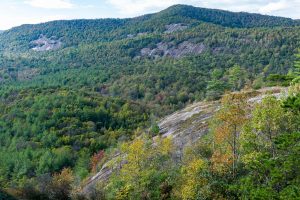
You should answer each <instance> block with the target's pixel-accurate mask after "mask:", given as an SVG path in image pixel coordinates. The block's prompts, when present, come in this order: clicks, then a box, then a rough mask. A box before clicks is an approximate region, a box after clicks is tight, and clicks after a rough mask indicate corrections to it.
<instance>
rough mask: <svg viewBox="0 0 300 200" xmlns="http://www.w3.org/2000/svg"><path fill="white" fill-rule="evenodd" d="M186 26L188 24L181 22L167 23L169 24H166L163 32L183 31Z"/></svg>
mask: <svg viewBox="0 0 300 200" xmlns="http://www.w3.org/2000/svg"><path fill="white" fill-rule="evenodd" d="M187 28H188V26H186V25H184V24H181V23H180V24H169V25H166V31H165V33H174V32H177V31H183V30H185V29H187Z"/></svg>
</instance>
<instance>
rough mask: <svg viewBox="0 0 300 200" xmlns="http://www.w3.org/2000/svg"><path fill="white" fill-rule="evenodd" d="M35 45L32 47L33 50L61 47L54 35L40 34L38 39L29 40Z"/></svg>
mask: <svg viewBox="0 0 300 200" xmlns="http://www.w3.org/2000/svg"><path fill="white" fill-rule="evenodd" d="M31 43H32V44H33V45H35V47H33V48H32V50H34V51H51V50H57V49H59V48H61V46H62V42H61V41H60V40H57V39H55V38H54V37H51V38H47V37H46V36H44V35H41V36H40V38H39V39H37V40H34V41H32V42H31Z"/></svg>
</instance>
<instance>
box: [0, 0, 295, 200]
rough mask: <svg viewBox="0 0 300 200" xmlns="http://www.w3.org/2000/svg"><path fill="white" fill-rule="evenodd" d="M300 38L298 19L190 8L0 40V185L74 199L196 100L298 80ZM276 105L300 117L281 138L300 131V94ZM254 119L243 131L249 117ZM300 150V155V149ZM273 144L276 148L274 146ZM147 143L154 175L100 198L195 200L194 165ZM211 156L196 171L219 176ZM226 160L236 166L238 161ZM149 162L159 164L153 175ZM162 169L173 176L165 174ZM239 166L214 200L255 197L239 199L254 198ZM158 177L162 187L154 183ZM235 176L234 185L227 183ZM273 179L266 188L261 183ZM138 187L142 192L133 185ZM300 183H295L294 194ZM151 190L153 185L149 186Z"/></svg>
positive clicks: (35, 29)
mask: <svg viewBox="0 0 300 200" xmlns="http://www.w3.org/2000/svg"><path fill="white" fill-rule="evenodd" d="M299 32H300V23H299V20H292V19H288V18H281V17H272V16H265V15H259V14H249V13H233V12H228V11H223V10H213V9H204V8H196V7H192V6H185V5H176V6H172V7H170V8H168V9H166V10H163V11H161V12H159V13H154V14H150V15H144V16H140V17H136V18H131V19H97V20H69V21H53V22H48V23H43V24H37V25H22V26H19V27H16V28H13V29H10V30H7V31H4V32H2V33H1V34H0V187H1V188H5V190H3V195H5V196H7V195H8V194H6V193H9V194H13V195H14V196H17V197H18V198H23V199H68V198H71V196H72V195H71V194H70V191H73V192H74V191H75V189H74V188H76V187H75V186H79V185H80V183H81V182H84V180H85V179H86V178H87V177H88V176H89V175H90V174H91V173H95V171H97V170H98V169H99V167H100V166H101V164H103V163H104V160H105V159H107V157H106V155H111V154H113V153H112V152H113V151H114V150H113V149H114V147H117V146H119V145H120V143H123V142H127V143H125V144H127V148H128V147H129V149H127V148H125V149H122V151H124V152H126V153H128V154H129V155H130V153H133V154H134V153H136V152H135V151H136V150H134V148H136V147H135V146H132V148H131V147H130V146H131V143H130V141H132V139H134V138H136V136H139V135H141V133H142V132H147V135H148V136H147V137H148V138H152V136H156V135H159V128H158V123H157V122H158V120H159V119H160V118H161V117H163V116H166V115H168V114H170V113H172V112H174V111H176V110H178V109H181V108H183V107H184V106H186V105H188V104H190V103H192V102H197V101H201V100H217V99H220V98H221V97H222V95H223V94H224V93H225V92H226V91H227V92H234V91H239V90H241V89H243V88H255V89H258V88H262V87H264V86H270V85H282V86H289V85H290V84H291V82H292V81H293V82H294V83H296V82H297V81H298V79H297V77H298V76H299V73H298V71H297V69H295V68H294V64H295V63H296V66H297V65H299V61H297V60H298V58H297V56H295V54H297V52H298V48H299V47H300V43H299V41H300V40H299V39H300V38H299V37H300V34H299ZM274 103H278V102H277V101H276V102H274ZM279 104H280V106H279V107H280V111H282V113H281V114H283V113H288V114H290V113H293V115H291V118H289V119H291V120H292V121H289V122H290V124H289V125H288V126H289V127H290V129H287V128H286V129H280V130H279V129H278V130H276V134H277V133H278V138H279V132H280V133H285V132H288V133H292V132H293V133H294V132H295V133H297V131H298V129H297V128H296V126H297V123H296V122H294V121H293V120H295V119H298V118H297V117H298V110H297V109H298V107H297V106H298V96H297V95H294V96H293V95H292V96H291V97H290V99H289V100H287V101H285V102H284V103H282V104H283V105H285V106H284V107H281V106H282V105H281V103H278V105H279ZM279 107H278V109H279ZM243 112H244V111H243ZM249 112H250V111H249ZM251 112H252V111H251ZM253 112H254V111H253ZM289 116H290V115H289ZM247 120H248V121H247V123H246V120H245V122H243V124H242V125H243V127H244V125H245V124H248V123H250V122H251V120H252V119H247ZM276 120H277V119H276ZM278 120H279V119H278ZM280 120H282V121H284V120H286V119H281V118H280ZM276 122H277V121H276ZM220 124H222V123H220ZM242 125H241V126H242ZM249 126H250V125H249ZM245 127H246V126H245ZM292 127H293V128H292ZM252 128H253V127H252ZM254 129H255V127H254V128H253V130H254ZM145 130H149V131H145ZM249 131H250V129H249ZM250 132H251V131H250ZM254 132H255V131H254ZM224 134H225V133H224ZM224 137H225V136H224ZM226 137H227V136H226ZM284 137H289V136H284ZM293 137H294V136H293ZM295 137H296V136H295ZM212 138H213V137H212ZM276 138H277V135H276ZM279 139H280V138H279ZM272 140H273V138H272ZM280 140H281V139H280ZM276 141H277V139H276ZM294 141H295V144H294V143H293V145H295V146H297V145H298V143H297V141H298V140H294ZM272 142H273V143H274V144H273V143H270V144H272V145H273V147H272V148H275V147H274V145H275V138H274V141H272ZM148 143H149V142H148V139H147V140H145V141H144V140H140V141H138V143H137V144H136V145H137V147H138V148H140V150H141V153H143V152H145V153H146V152H148V150H149V153H150V152H152V153H153V155H148V154H147V155H146V154H145V155H146V157H145V158H144V157H142V158H141V159H146V158H147V159H146V160H142V161H141V162H143V165H145V166H147V167H150V168H145V174H142V175H145V176H146V177H144V176H142V177H138V178H137V179H135V180H131V179H130V180H127V179H126V177H122V178H121V179H120V181H121V182H118V181H117V179H118V178H116V179H113V180H112V182H111V184H110V187H112V189H109V191H110V192H109V193H107V191H100V193H101V194H103V195H105V196H106V197H107V198H112V197H113V196H116V195H117V194H118V195H120V198H121V197H122V198H124V199H128V198H129V199H139V198H140V199H147V198H148V199H149V198H150V199H157V198H162V199H168V198H169V197H171V196H172V195H173V196H174V198H175V199H176V198H179V199H182V198H183V199H184V197H183V196H181V195H183V194H179V193H178V192H179V191H181V190H186V191H185V192H187V193H186V195H188V194H190V193H192V192H195V191H196V189H193V188H192V189H191V188H185V189H184V188H183V185H181V186H180V185H176V184H175V182H177V181H178V183H181V182H187V180H184V178H183V177H178V176H179V174H180V173H183V171H184V170H188V171H189V167H191V168H193V167H194V166H190V165H189V164H190V163H188V162H187V163H186V162H185V161H183V163H186V164H187V165H186V166H185V165H182V166H181V165H177V164H174V163H172V162H173V161H172V160H171V159H169V157H170V154H169V150H168V148H169V147H168V145H171V143H172V142H171V141H167V144H164V141H162V143H163V144H162V147H163V146H164V145H167V147H166V148H167V149H165V150H161V151H160V150H159V151H158V150H157V151H156V149H151V148H150V147H149V146H147V145H146V144H148ZM133 144H134V143H133ZM145 145H146V146H145ZM220 145H221V144H220ZM259 145H261V144H259ZM276 145H277V143H276ZM284 145H285V144H284ZM149 148H150V149H149ZM228 148H229V147H228ZM251 148H252V147H251ZM268 148H269V147H262V150H261V152H262V154H263V155H265V156H266V157H265V158H266V159H273V158H274V155H273V154H272V155H271V154H267V153H268V152H269V151H268ZM276 148H277V146H276ZM278 148H281V146H279V147H278ZM283 148H286V146H285V147H283ZM213 150H214V152H215V153H217V152H216V151H215V149H211V147H207V149H206V150H205V151H206V152H208V153H209V152H210V151H213ZM226 150H228V149H226ZM285 150H286V149H284V150H283V151H282V152H281V151H278V155H279V156H284V151H285ZM220 151H221V150H220ZM222 151H223V150H222ZM247 151H248V150H247ZM249 151H251V152H252V150H251V149H250V150H249ZM291 151H294V150H292V149H291ZM295 151H296V150H295ZM259 152H260V151H259ZM137 153H139V152H137ZM276 153H277V152H276ZM209 155H210V154H209ZM209 155H206V157H201V158H200V157H197V159H202V160H201V161H199V160H196V161H195V162H196V163H194V164H195V165H197V166H198V164H199V165H200V164H201V166H205V167H204V168H203V169H205V170H208V171H206V172H207V175H208V176H210V177H211V176H214V175H215V174H214V173H215V172H214V171H213V172H212V171H209V170H210V169H211V167H212V165H211V164H212V163H211V162H212V160H210V159H211V157H209ZM220 155H221V154H220ZM245 155H246V153H245ZM141 156H144V154H141ZM189 156H190V155H189ZM226 156H227V157H228V159H229V160H230V164H231V162H233V160H234V159H235V156H236V155H234V156H232V155H231V154H228V155H227V154H226ZM230 156H231V157H230ZM241 156H242V154H241ZM292 156H294V154H293V153H292ZM239 158H240V157H239ZM280 158H281V157H280ZM293 158H294V157H291V159H293ZM228 159H227V160H228ZM259 159H263V158H262V157H259ZM148 160H155V163H154V164H153V163H150V165H149V166H148V164H149V163H148ZM225 160H226V159H225ZM146 161H147V162H146ZM156 161H157V162H156ZM133 162H136V161H135V160H133ZM228 162H229V161H228ZM276 162H277V161H276ZM165 163H168V165H167V166H168V167H170V168H167V167H166V168H164V167H163V165H164V164H165ZM152 164H153V165H152ZM202 164H203V165H202ZM227 164H228V163H227ZM240 164H241V163H238V162H237V161H234V165H235V167H234V168H226V169H224V173H225V175H224V177H220V174H218V180H219V181H218V180H217V182H218V184H219V183H220V184H223V183H224V184H225V182H226V181H227V182H226V184H225V185H221V186H220V185H218V186H216V187H215V186H214V185H212V186H209V188H207V189H208V190H207V193H206V194H207V195H208V196H207V198H208V199H209V198H215V197H213V196H209V195H210V194H212V193H215V191H218V192H219V193H217V194H216V195H218V198H219V197H220V198H221V196H222V197H224V198H229V199H230V198H231V197H234V198H241V197H243V195H249V194H245V193H243V194H242V193H241V194H239V193H238V192H237V191H242V190H245V191H248V189H247V188H242V189H238V188H237V187H238V184H240V182H238V181H241V179H240V178H242V177H247V176H248V175H249V173H250V171H251V170H250V169H249V171H247V170H248V168H244V167H242V168H238V167H237V165H240ZM222 165H223V164H222ZM275 165H276V167H278V166H279V165H277V164H276V163H275ZM129 166H130V165H129ZM184 166H185V167H187V168H184ZM249 166H250V165H249ZM272 166H273V164H272ZM132 167H133V168H128V169H127V170H129V171H130V173H131V169H134V170H139V169H136V166H132ZM181 167H183V168H182V169H181V170H180V168H181ZM198 167H200V166H198ZM175 168H176V169H175ZM125 169H126V168H125ZM197 169H198V168H197ZM201 169H202V167H201ZM239 170H241V172H240V171H239ZM149 171H150V172H151V173H150V172H149ZM168 171H170V172H171V173H174V174H171V175H170V174H168V173H169V172H168ZM181 171H182V172H181ZM156 172H157V173H159V174H156ZM248 172H249V173H248ZM121 173H123V172H121ZM124 173H125V172H124ZM211 173H213V174H211ZM216 173H217V172H216ZM233 173H234V175H233ZM238 173H243V175H241V176H239V175H240V174H238ZM257 174H259V172H257V173H256V175H257ZM175 175H178V176H175ZM244 175H245V176H244ZM190 176H191V177H193V176H194V175H193V174H190ZM289 176H290V175H289ZM291 176H296V179H297V177H298V176H297V174H291ZM133 177H134V176H133ZM150 177H153V178H154V179H153V180H149V179H147V178H150ZM226 177H229V179H226V180H223V179H222V178H226ZM127 178H128V177H127ZM139 178H142V179H143V180H147V181H146V182H138V183H136V182H130V181H140V179H139ZM144 178H145V179H144ZM156 178H157V179H156ZM219 178H220V179H219ZM248 179H251V177H250V178H249V177H248ZM248 179H247V180H248ZM287 179H289V177H287ZM179 180H180V181H179ZM193 180H194V179H193ZM268 180H269V179H268ZM114 181H115V182H114ZM152 181H154V182H152ZM168 181H170V182H168ZM172 181H173V182H172ZM195 181H196V180H195ZM203 181H204V182H205V183H207V182H210V181H212V182H214V181H216V180H215V179H214V180H213V179H209V180H208V179H205V180H204V179H203ZM264 181H267V180H262V182H260V183H257V184H258V185H259V184H263V183H266V182H264ZM173 183H174V184H173ZM243 183H245V182H243ZM135 184H137V187H136V188H132V185H135ZM191 184H192V183H191ZM203 184H204V183H203ZM235 184H237V185H235ZM253 184H254V183H253ZM270 184H271V183H270ZM272 184H273V182H272ZM278 184H279V185H280V186H278V187H277V185H276V186H274V185H272V186H270V185H268V188H267V189H266V190H269V189H270V187H271V188H275V189H274V190H275V191H274V194H279V193H280V192H281V190H283V189H284V188H285V187H286V185H284V184H285V183H282V182H280V183H278ZM297 184H298V182H297V181H296V182H295V185H296V186H295V187H298V186H297ZM150 185H153V187H154V186H155V187H154V188H151V189H150V188H148V186H149V187H150ZM192 185H193V184H192ZM246 185H247V184H246ZM246 185H245V187H246ZM63 186H66V187H65V188H64V187H63ZM67 186H68V187H67ZM202 186H203V187H204V185H201V186H199V187H198V186H197V188H202ZM206 186H207V185H205V187H206ZM159 187H161V188H160V189H159ZM207 187H208V186H207ZM232 187H235V188H232ZM175 188H177V189H175ZM180 188H181V189H180ZM220 188H221V189H220ZM135 189H137V190H135ZM162 190H163V191H164V192H165V193H166V194H165V195H166V196H165V197H164V198H163V197H161V196H160V195H161V194H160V192H159V191H162ZM4 191H5V192H4ZM141 191H148V192H149V194H148V193H147V194H146V193H145V194H142V192H141ZM197 191H198V190H197ZM131 192H132V193H131ZM205 192H206V191H205ZM254 192H255V191H254ZM272 192H273V191H271V193H272ZM287 192H289V191H287ZM75 193H76V192H75ZM175 193H176V194H175ZM266 193H267V192H266ZM60 194H61V195H62V196H60ZM171 194H172V195H171ZM272 194H273V193H272ZM0 195H2V190H1V193H0ZM28 195H33V196H28ZM99 195H100V194H99ZM124 195H125V196H124ZM126 195H127V196H126ZM143 195H145V196H143ZM152 195H154V196H152ZM191 195H192V194H191ZM100 196H101V195H100ZM196 196H197V195H196ZM274 196H276V195H274ZM144 197H145V198H144ZM1 198H2V196H0V199H1ZM72 198H75V197H74V196H73V197H72ZM122 198H121V199H122ZM187 199H188V198H187Z"/></svg>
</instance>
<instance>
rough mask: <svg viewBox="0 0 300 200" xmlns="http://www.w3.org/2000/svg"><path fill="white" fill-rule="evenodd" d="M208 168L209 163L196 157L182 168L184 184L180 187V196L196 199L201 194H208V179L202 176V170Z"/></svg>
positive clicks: (185, 198) (184, 198)
mask: <svg viewBox="0 0 300 200" xmlns="http://www.w3.org/2000/svg"><path fill="white" fill-rule="evenodd" d="M206 169H207V164H206V163H205V162H204V161H203V160H202V159H198V158H194V159H193V160H192V161H190V162H189V163H187V165H186V166H184V167H183V168H182V170H181V173H182V177H183V180H182V186H181V189H180V194H179V196H180V198H181V199H183V200H189V199H191V200H192V199H196V197H197V195H199V194H202V195H204V194H206V192H205V191H206V185H207V183H208V180H207V179H206V178H205V177H203V176H201V172H203V171H204V170H206Z"/></svg>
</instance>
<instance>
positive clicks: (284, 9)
mask: <svg viewBox="0 0 300 200" xmlns="http://www.w3.org/2000/svg"><path fill="white" fill-rule="evenodd" d="M106 2H107V3H108V4H110V5H111V6H113V7H114V8H115V9H117V10H118V12H119V14H120V15H121V16H126V17H129V16H137V15H140V14H145V13H149V12H156V11H159V10H161V9H164V8H167V7H169V6H171V5H174V4H188V5H194V6H198V7H206V8H217V9H224V10H231V11H245V12H254V13H261V14H274V15H276V14H280V15H281V16H286V17H288V16H291V17H294V18H295V16H296V18H300V14H299V11H298V10H299V9H300V0H106ZM291 11H292V12H291Z"/></svg>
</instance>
